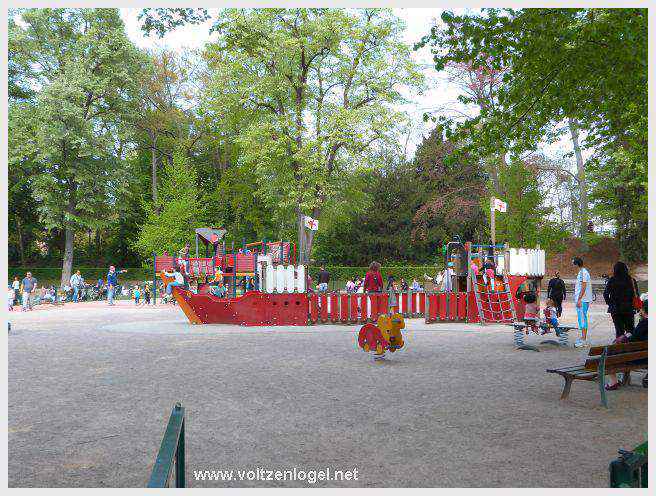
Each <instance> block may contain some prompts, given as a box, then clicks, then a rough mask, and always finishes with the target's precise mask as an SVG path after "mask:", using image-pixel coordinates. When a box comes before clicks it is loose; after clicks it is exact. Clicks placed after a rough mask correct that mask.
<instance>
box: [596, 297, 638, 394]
mask: <svg viewBox="0 0 656 496" xmlns="http://www.w3.org/2000/svg"><path fill="white" fill-rule="evenodd" d="M648 307H649V302H648V301H647V300H645V301H643V302H642V307H641V308H640V320H639V321H638V325H637V326H635V328H634V329H633V331H631V332H630V333H628V334H625V335H624V336H625V337H624V339H623V340H622V341H623V342H628V343H635V342H638V341H648V340H649V339H648V338H649V320H648V319H649V310H648ZM618 341H620V340H618V339H616V341H615V342H618ZM622 341H621V342H622ZM637 362H638V363H640V362H644V363H645V365H646V363H647V359H646V358H643V359H641V360H638V361H637ZM645 368H646V367H645ZM608 377H609V379H610V382H609V383H608V384H606V390H607V391H614V390H615V389H617V388H619V387H620V384H619V382H618V381H617V374H615V373H612V374H608Z"/></svg>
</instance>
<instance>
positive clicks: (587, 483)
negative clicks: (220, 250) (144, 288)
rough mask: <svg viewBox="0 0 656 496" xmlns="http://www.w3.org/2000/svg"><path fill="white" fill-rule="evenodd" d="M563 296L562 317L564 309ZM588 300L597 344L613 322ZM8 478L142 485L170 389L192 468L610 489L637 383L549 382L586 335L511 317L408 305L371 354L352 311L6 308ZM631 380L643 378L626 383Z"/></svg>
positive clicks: (378, 481) (643, 396)
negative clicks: (299, 318)
mask: <svg viewBox="0 0 656 496" xmlns="http://www.w3.org/2000/svg"><path fill="white" fill-rule="evenodd" d="M570 305H571V303H570V302H566V307H565V312H566V313H565V316H564V317H563V320H564V321H573V319H574V312H573V308H572V307H571V306H570ZM605 311H606V307H605V306H603V305H601V304H594V305H593V306H592V310H591V316H590V318H591V322H592V323H593V326H594V324H595V323H596V322H599V324H598V325H596V326H595V327H593V329H592V341H593V343H595V344H596V343H599V344H601V343H607V342H609V341H610V340H611V338H612V335H613V330H612V328H611V323H610V319H609V318H608V316H607V314H606V313H605ZM9 320H10V322H11V324H12V331H11V334H10V335H9V338H8V348H9V391H8V394H9V404H8V413H9V421H8V424H9V425H8V427H9V486H10V487H25V486H27V487H42V486H55V487H57V486H74V487H75V486H78V487H94V486H99V487H104V486H109V487H113V486H119V487H144V486H145V485H146V483H147V481H148V477H149V475H150V471H151V469H152V466H153V462H154V458H155V454H156V452H157V449H158V448H159V444H160V442H161V438H162V434H163V431H164V428H165V425H166V421H167V419H168V415H169V413H170V412H171V408H172V406H173V404H174V403H175V402H177V401H180V402H181V403H182V404H183V405H184V406H185V408H186V411H187V427H186V429H187V431H186V442H187V455H186V458H187V467H188V469H187V483H188V485H189V486H190V487H227V486H231V487H232V486H241V487H244V486H245V487H269V486H286V487H292V486H299V487H310V485H309V484H308V483H307V482H301V481H297V482H289V481H287V482H282V481H279V482H262V481H259V482H258V481H239V482H238V481H232V482H229V481H209V480H205V481H201V480H196V479H195V478H194V470H217V469H218V470H230V469H233V470H251V469H255V468H258V467H259V468H265V469H273V470H276V469H281V470H285V469H291V468H293V467H296V468H298V469H299V470H312V469H317V470H321V469H324V468H325V467H331V468H332V469H335V470H352V469H354V468H357V469H358V473H359V478H358V480H357V481H344V482H331V483H326V482H317V483H316V484H315V485H314V486H316V487H321V486H328V485H329V486H334V487H345V486H349V487H376V486H392V487H395V486H413V487H415V486H416V487H428V486H438V487H463V486H464V487H467V486H469V487H488V486H490V487H506V486H509V487H513V486H521V487H557V486H571V487H607V486H608V462H609V461H610V460H612V459H614V458H615V457H616V455H617V449H618V448H626V449H630V448H632V447H633V446H636V445H638V444H640V443H641V442H643V441H644V439H645V433H646V432H647V391H646V390H644V389H642V388H641V387H640V386H632V387H629V388H626V389H621V390H619V391H616V392H612V393H609V402H610V408H609V409H608V410H606V409H604V408H602V407H599V406H598V391H597V388H596V386H595V385H594V384H587V383H586V384H575V385H574V386H573V391H572V395H571V396H570V399H569V400H567V401H566V402H560V401H559V400H558V397H559V395H560V392H561V389H562V384H561V382H560V381H558V380H557V379H556V378H554V377H553V376H551V375H550V374H546V373H545V369H546V368H549V367H553V366H558V365H568V364H570V363H573V362H576V361H577V359H578V358H580V357H581V356H582V355H584V354H585V353H587V350H586V349H583V350H578V349H574V348H569V349H559V348H553V349H552V348H547V349H545V350H543V351H542V352H540V353H529V352H524V351H517V350H515V349H514V346H513V344H512V338H511V330H509V329H508V328H507V327H506V326H495V325H488V326H486V327H482V326H480V325H479V324H466V323H446V324H425V323H424V322H423V320H421V319H410V320H408V322H407V331H405V332H404V338H405V340H406V347H405V348H404V349H403V350H401V351H399V352H398V353H395V354H394V356H392V357H390V358H389V359H388V360H387V361H385V362H382V363H374V362H373V361H372V359H371V357H370V355H369V354H366V353H363V352H362V351H360V350H359V349H358V348H357V343H356V332H357V329H358V327H357V326H345V325H341V324H334V325H333V324H326V325H321V326H279V327H275V328H266V327H263V328H244V327H240V326H228V325H207V326H191V325H190V324H189V323H188V321H187V319H186V318H185V316H184V315H183V314H182V312H180V310H179V308H177V307H173V306H159V305H158V306H157V307H139V308H135V307H134V304H133V303H132V302H129V301H121V302H119V303H118V304H117V305H116V306H115V307H108V306H106V304H104V303H101V302H94V303H81V304H78V305H73V304H67V305H65V306H63V307H52V308H49V309H43V310H39V311H35V312H27V313H20V312H16V313H13V314H9ZM635 382H636V383H638V384H639V381H635Z"/></svg>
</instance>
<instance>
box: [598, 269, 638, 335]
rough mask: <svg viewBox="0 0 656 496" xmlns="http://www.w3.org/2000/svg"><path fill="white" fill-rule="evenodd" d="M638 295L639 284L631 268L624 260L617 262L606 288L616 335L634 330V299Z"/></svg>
mask: <svg viewBox="0 0 656 496" xmlns="http://www.w3.org/2000/svg"><path fill="white" fill-rule="evenodd" d="M637 295H638V284H637V283H636V281H635V279H633V278H632V277H631V276H630V275H629V268H628V267H627V266H626V264H625V263H624V262H617V263H616V264H615V266H614V267H613V276H612V277H611V278H610V279H608V282H607V283H606V288H605V289H604V301H605V302H606V305H608V313H609V314H610V317H611V319H613V325H615V337H618V338H619V337H620V336H622V335H623V334H630V333H632V332H633V328H634V326H635V320H634V308H633V299H634V297H635V296H637Z"/></svg>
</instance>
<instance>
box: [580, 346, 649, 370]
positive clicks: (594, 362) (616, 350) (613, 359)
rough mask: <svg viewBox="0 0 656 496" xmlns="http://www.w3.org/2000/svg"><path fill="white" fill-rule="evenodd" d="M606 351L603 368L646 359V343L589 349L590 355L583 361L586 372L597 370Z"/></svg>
mask: <svg viewBox="0 0 656 496" xmlns="http://www.w3.org/2000/svg"><path fill="white" fill-rule="evenodd" d="M604 348H605V349H606V350H607V351H606V360H605V366H606V367H609V366H612V367H617V366H619V365H623V364H626V363H629V362H633V361H635V360H642V359H645V358H647V341H638V342H635V343H621V344H612V345H608V346H595V347H593V348H591V349H590V354H589V355H588V358H587V360H586V361H585V368H586V370H598V369H599V363H600V361H601V355H602V353H603V351H604Z"/></svg>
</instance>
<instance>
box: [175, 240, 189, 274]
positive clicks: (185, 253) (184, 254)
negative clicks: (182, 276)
mask: <svg viewBox="0 0 656 496" xmlns="http://www.w3.org/2000/svg"><path fill="white" fill-rule="evenodd" d="M190 250H191V247H190V246H189V242H187V243H185V245H184V248H182V249H181V250H180V253H178V256H179V259H180V261H181V263H182V265H184V269H185V273H186V274H189V268H190V266H189V252H190Z"/></svg>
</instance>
